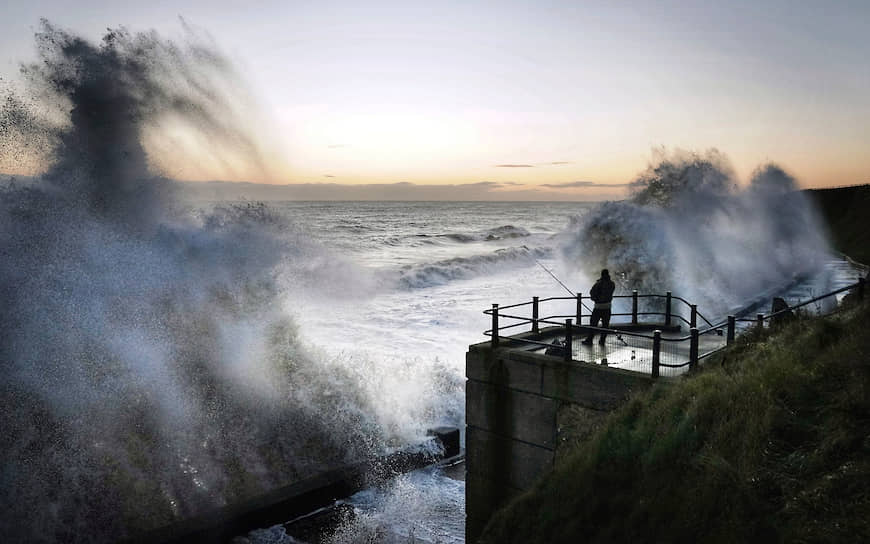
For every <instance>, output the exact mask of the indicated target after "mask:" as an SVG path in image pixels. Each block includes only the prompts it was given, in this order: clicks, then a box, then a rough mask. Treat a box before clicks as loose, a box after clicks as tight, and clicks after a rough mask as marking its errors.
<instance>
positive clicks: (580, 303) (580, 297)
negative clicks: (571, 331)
mask: <svg viewBox="0 0 870 544" xmlns="http://www.w3.org/2000/svg"><path fill="white" fill-rule="evenodd" d="M582 316H583V295H582V294H580V293H577V315H576V316H574V317H576V318H577V321H575V323H577V325H578V326H579V325H580V324H581V323H582V322H583V321H581V320H580V318H581V317H582Z"/></svg>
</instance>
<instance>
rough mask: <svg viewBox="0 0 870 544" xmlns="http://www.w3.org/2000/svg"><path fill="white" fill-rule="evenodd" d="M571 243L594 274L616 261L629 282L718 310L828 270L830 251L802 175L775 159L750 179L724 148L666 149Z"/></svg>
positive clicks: (580, 226) (570, 259) (572, 233)
mask: <svg viewBox="0 0 870 544" xmlns="http://www.w3.org/2000/svg"><path fill="white" fill-rule="evenodd" d="M561 249H562V255H563V258H564V259H565V261H566V262H567V263H569V266H572V267H573V268H575V269H581V270H583V271H585V272H586V274H587V275H589V276H591V277H594V275H595V274H596V273H597V271H599V270H600V269H601V268H609V269H610V271H611V275H612V276H613V277H615V278H617V281H618V282H619V284H620V286H619V287H620V288H621V289H622V290H630V289H638V291H640V292H664V291H666V290H671V291H674V292H675V293H677V294H679V295H681V296H683V297H684V298H687V299H689V300H693V301H695V302H697V303H698V304H699V305H700V307H701V308H702V309H704V310H706V311H708V312H711V314H715V313H716V312H719V311H724V310H725V309H727V308H728V307H729V306H731V305H733V304H734V303H736V302H738V301H741V300H745V299H746V297H749V296H752V295H754V294H756V293H758V292H760V291H762V290H764V289H766V288H770V287H772V286H775V285H777V284H781V283H783V282H785V281H787V280H788V279H790V278H792V277H794V276H799V275H802V274H810V273H814V272H816V271H818V270H820V269H821V267H822V264H823V262H824V260H825V258H826V256H827V255H828V252H829V249H828V244H827V241H826V238H825V231H824V229H823V227H822V226H821V222H820V221H819V219H818V216H817V213H816V211H815V210H814V209H813V207H812V205H811V203H810V202H809V201H808V200H807V199H806V198H805V197H804V196H803V195H802V194H801V193H800V192H799V191H797V185H796V183H795V180H794V178H792V177H791V176H790V175H789V174H787V173H786V172H785V171H784V170H783V169H782V168H780V167H779V166H777V165H775V164H766V165H763V166H761V167H759V168H758V169H757V170H756V171H755V172H754V173H753V174H752V178H751V180H750V182H749V184H748V185H747V186H745V187H741V186H740V185H739V184H738V183H737V180H736V177H735V175H734V173H733V169H732V168H731V166H730V164H729V162H728V160H727V158H726V157H725V156H724V155H723V154H721V153H719V152H718V151H716V150H710V151H707V152H706V153H691V152H681V151H677V152H673V153H670V154H668V153H665V152H663V151H662V152H659V153H657V155H656V157H655V160H654V163H653V164H651V165H650V166H649V168H648V169H647V170H646V171H645V172H643V173H642V174H641V175H640V176H639V177H638V178H637V180H635V181H634V182H633V183H632V196H631V198H629V199H628V200H625V201H620V202H606V203H604V204H602V205H601V206H599V207H598V208H597V209H596V210H594V211H593V212H592V213H589V214H587V215H585V216H583V217H579V218H576V219H575V220H574V221H573V222H572V225H571V226H570V227H569V229H567V231H566V232H565V233H563V234H562V242H561Z"/></svg>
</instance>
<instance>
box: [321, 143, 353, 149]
mask: <svg viewBox="0 0 870 544" xmlns="http://www.w3.org/2000/svg"><path fill="white" fill-rule="evenodd" d="M326 147H328V148H329V149H339V148H342V147H350V146H349V145H347V144H330V145H328V146H326Z"/></svg>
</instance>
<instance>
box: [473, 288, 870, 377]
mask: <svg viewBox="0 0 870 544" xmlns="http://www.w3.org/2000/svg"><path fill="white" fill-rule="evenodd" d="M865 285H866V279H865V278H861V279H859V280H858V281H857V282H855V283H853V284H850V285H847V286H845V287H842V288H840V289H836V290H834V291H831V292H829V293H826V294H823V295H819V296H817V297H814V298H811V299H809V300H807V301H803V302H800V303H799V304H795V305H792V306H787V307H786V308H784V309H782V310H780V311H777V312H772V313H769V314H756V316H755V318H752V319H749V318H742V317H736V316H734V315H729V316H727V317H726V318H725V319H723V320H721V321H719V322H716V323H711V322H710V320H708V319H707V318H706V317H704V316H703V315H702V314H701V313H700V312H699V311H698V307H697V305H695V304H692V303H690V302H689V301H687V300H685V299H683V298H681V297H676V296H673V295H672V293H671V292H670V291H668V292H667V293H665V294H664V295H658V294H647V295H639V294H638V292H637V291H636V290H635V291H632V293H631V295H617V296H614V297H613V298H614V300H615V301H619V300H620V299H630V301H631V311H630V312H613V313H612V314H611V318H613V317H630V318H631V322H630V323H631V325H632V326H633V328H635V329H636V328H637V327H638V326H640V325H644V324H646V325H649V326H652V327H656V326H658V327H660V328H655V329H654V330H653V331H652V334H644V333H642V332H639V331H638V330H626V329H617V328H602V327H592V326H589V325H582V324H581V323H582V319H583V317H586V316H588V315H590V314H586V313H584V312H583V309H584V308H586V309H588V307H587V306H586V305H585V304H584V302H583V301H584V297H583V296H582V294H581V293H577V295H576V296H574V297H548V298H539V297H533V298H532V300H531V301H529V302H520V303H517V304H510V305H508V306H499V305H498V304H493V305H492V308H491V309H489V310H485V311H484V313H485V314H487V315H490V316H491V317H492V328H491V329H488V330H486V331H484V335H486V336H489V337H491V347H492V348H498V347H499V346H500V345H501V343H502V342H507V343H510V345H514V346H525V347H529V346H532V347H534V348H535V349H537V348H545V349H547V350H548V352H550V353H557V354H560V355H561V356H562V357H563V358H564V359H565V360H566V361H570V360H573V349H574V340H575V338H576V336H577V335H578V334H581V333H583V332H585V333H586V334H587V335H590V336H587V338H591V335H596V334H597V335H599V336H600V340H599V343H600V344H602V345H605V346H609V347H610V348H611V350H613V349H616V350H618V351H619V352H620V354H622V355H628V353H627V352H629V351H630V359H629V363H628V364H627V365H623V368H629V369H631V370H638V371H643V372H646V371H647V370H646V369H647V367H648V368H649V373H650V374H651V375H652V377H653V378H658V377H659V376H662V375H671V376H673V375H677V374H679V373H681V372H682V371H683V369H684V368H685V367H687V366H688V367H689V369H690V370H692V369H694V368H695V367H697V365H698V364H699V363H700V361H701V360H703V359H705V358H707V357H709V356H711V355H713V354H714V353H716V352H718V351H720V350H721V349H724V348H725V347H726V346H728V345H729V344H731V343H732V342H734V340H735V338H736V336H737V329H738V324H744V325H745V324H749V325H748V327H747V326H744V327H742V328H755V329H759V328H763V327H764V323H765V322H770V321H771V320H776V319H779V318H785V316H786V315H789V314H792V313H793V312H794V311H795V310H799V309H801V308H803V307H805V306H808V305H810V304H814V303H817V302H819V301H821V300H823V299H826V298H828V297H832V296H836V295H838V294H840V293H844V292H846V291H850V290H854V291H855V293H856V295H857V297H858V298H859V299H863V297H864V292H865ZM642 301H644V302H651V304H647V306H649V308H648V310H647V311H641V310H640V302H642ZM656 302H658V303H659V304H658V305H657V304H656ZM553 303H555V304H556V305H559V306H560V307H561V308H562V313H555V314H551V315H547V316H543V317H542V316H541V315H540V314H541V307H542V305H543V304H548V305H549V304H553ZM662 303H663V307H662V308H661V310H658V309H657V308H656V306H661V305H662ZM675 304H679V305H682V306H680V307H675ZM529 306H530V307H531V308H530V310H531V311H530V313H531V315H530V316H526V315H516V314H517V309H520V308H527V307H529ZM568 307H571V313H567V314H566V313H564V311H565V310H566V309H567V308H568ZM505 310H511V311H510V313H507V312H505ZM680 310H682V311H680ZM590 313H591V310H590ZM684 314H685V315H684ZM650 316H658V317H661V318H663V322H654V323H650V322H649V321H644V320H643V319H645V318H649V317H650ZM686 316H688V317H686ZM503 320H510V323H508V324H504V323H503ZM677 322H682V323H685V324H686V325H688V326H689V334H687V335H678V336H665V335H664V333H663V330H662V329H667V328H669V327H670V328H675V327H674V324H675V323H677ZM700 322H703V324H704V325H706V326H704V327H700V328H699V327H698V324H699V323H700ZM662 325H663V326H662ZM542 326H550V327H554V329H550V330H549V331H548V334H547V335H546V338H544V337H541V335H540V333H541V330H542ZM518 327H527V330H526V331H523V332H525V333H531V334H523V335H522V336H521V337H520V335H519V333H515V334H514V336H506V335H503V334H502V331H506V330H510V329H516V328H518ZM723 335H724V341H718V340H717V339H718V338H719V337H722V336H723ZM559 336H564V338H565V341H564V344H554V343H553V342H552V340H553V339H554V338H558V337H559ZM548 340H549V341H548ZM608 342H609V343H608ZM686 343H688V344H686ZM686 346H687V347H688V349H686ZM647 357H648V360H647ZM602 364H607V359H606V358H603V360H602Z"/></svg>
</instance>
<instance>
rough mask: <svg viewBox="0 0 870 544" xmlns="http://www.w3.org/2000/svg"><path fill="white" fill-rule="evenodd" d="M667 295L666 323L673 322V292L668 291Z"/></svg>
mask: <svg viewBox="0 0 870 544" xmlns="http://www.w3.org/2000/svg"><path fill="white" fill-rule="evenodd" d="M666 296H667V297H668V298H667V301H666V302H665V325H670V324H671V292H670V291H668V292H667V294H666Z"/></svg>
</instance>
